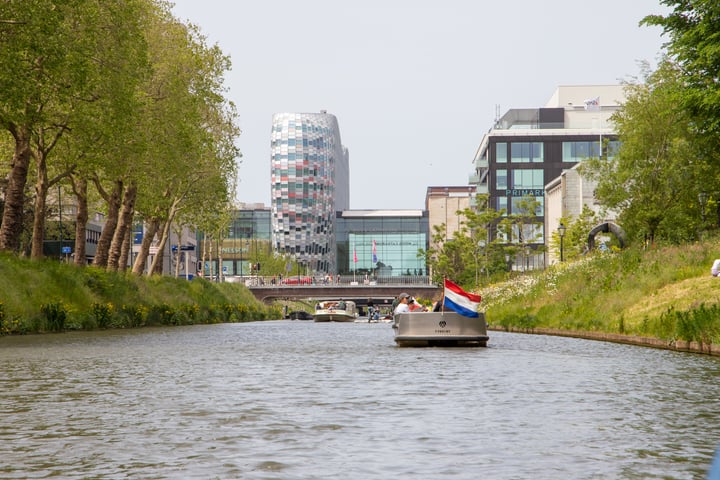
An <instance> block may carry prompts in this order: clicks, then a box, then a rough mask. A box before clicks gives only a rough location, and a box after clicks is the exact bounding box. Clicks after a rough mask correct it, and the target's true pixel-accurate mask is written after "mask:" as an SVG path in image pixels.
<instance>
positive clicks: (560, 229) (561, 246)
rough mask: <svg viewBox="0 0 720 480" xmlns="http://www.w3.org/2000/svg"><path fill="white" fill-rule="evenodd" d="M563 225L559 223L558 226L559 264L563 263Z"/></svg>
mask: <svg viewBox="0 0 720 480" xmlns="http://www.w3.org/2000/svg"><path fill="white" fill-rule="evenodd" d="M565 228H566V227H565V225H563V224H562V222H561V223H560V226H558V235H560V262H561V263H562V262H564V261H565V259H564V258H563V239H564V238H565Z"/></svg>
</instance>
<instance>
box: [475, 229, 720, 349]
mask: <svg viewBox="0 0 720 480" xmlns="http://www.w3.org/2000/svg"><path fill="white" fill-rule="evenodd" d="M715 258H720V245H719V244H718V243H717V242H716V241H706V242H704V243H699V244H693V245H684V246H680V247H658V248H652V249H649V250H640V249H627V250H624V251H622V252H618V253H607V254H598V255H594V256H590V257H586V258H583V259H582V260H580V261H577V262H566V263H563V264H560V265H555V266H553V267H551V268H548V269H547V270H545V271H543V272H538V273H535V274H532V275H525V276H519V277H517V278H515V279H513V280H512V281H510V282H506V283H503V284H498V285H493V286H490V287H488V288H485V289H483V290H482V291H481V292H480V293H481V295H482V296H483V305H484V309H485V313H486V316H487V319H488V322H489V323H490V324H492V325H494V326H496V327H497V326H499V327H503V328H507V329H519V330H532V329H555V330H565V331H583V332H599V333H610V334H622V335H628V336H639V337H651V338H656V339H660V340H663V341H667V342H675V341H686V342H698V343H700V344H704V345H708V344H720V278H714V277H711V276H710V266H711V265H712V262H713V260H714V259H715Z"/></svg>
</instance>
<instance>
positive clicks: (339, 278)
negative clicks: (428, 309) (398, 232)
mask: <svg viewBox="0 0 720 480" xmlns="http://www.w3.org/2000/svg"><path fill="white" fill-rule="evenodd" d="M224 280H225V281H226V282H232V283H243V284H245V285H246V286H248V287H255V286H258V287H259V286H263V287H267V286H277V287H298V286H300V287H302V286H307V287H312V286H323V285H345V286H348V285H349V286H355V285H358V286H359V285H433V282H432V281H431V278H430V277H429V276H427V275H398V276H378V277H367V278H366V277H364V276H360V275H358V276H355V275H334V276H333V277H332V279H330V277H329V276H328V277H323V276H304V275H300V276H297V275H292V276H288V277H285V276H283V277H282V278H281V277H280V276H254V275H253V276H249V275H246V276H242V277H241V276H239V275H238V276H225V277H224Z"/></svg>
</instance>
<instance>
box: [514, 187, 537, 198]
mask: <svg viewBox="0 0 720 480" xmlns="http://www.w3.org/2000/svg"><path fill="white" fill-rule="evenodd" d="M505 195H507V196H508V197H524V196H525V195H531V196H533V197H543V196H545V190H543V189H534V190H533V189H526V190H523V189H518V188H514V189H512V190H510V189H508V190H505Z"/></svg>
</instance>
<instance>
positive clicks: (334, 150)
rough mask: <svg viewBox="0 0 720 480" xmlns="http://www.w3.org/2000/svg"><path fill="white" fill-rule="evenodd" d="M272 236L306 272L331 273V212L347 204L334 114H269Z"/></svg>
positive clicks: (344, 158)
mask: <svg viewBox="0 0 720 480" xmlns="http://www.w3.org/2000/svg"><path fill="white" fill-rule="evenodd" d="M270 155H271V165H272V167H271V168H272V171H271V183H272V186H271V200H270V201H271V212H272V241H273V246H274V249H275V250H276V251H278V252H282V253H288V254H291V255H293V256H294V257H295V258H296V259H297V260H298V262H300V263H301V264H303V265H305V266H306V268H307V269H308V270H309V271H313V272H330V273H335V272H336V269H337V260H336V247H335V226H334V221H335V212H337V211H342V210H347V209H349V208H350V166H349V155H348V151H347V149H346V148H345V147H343V145H342V143H341V140H340V127H339V126H338V121H337V118H336V117H335V116H334V115H331V114H329V113H327V112H326V111H324V110H323V111H321V112H320V113H277V114H275V115H273V119H272V138H271V144H270Z"/></svg>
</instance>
